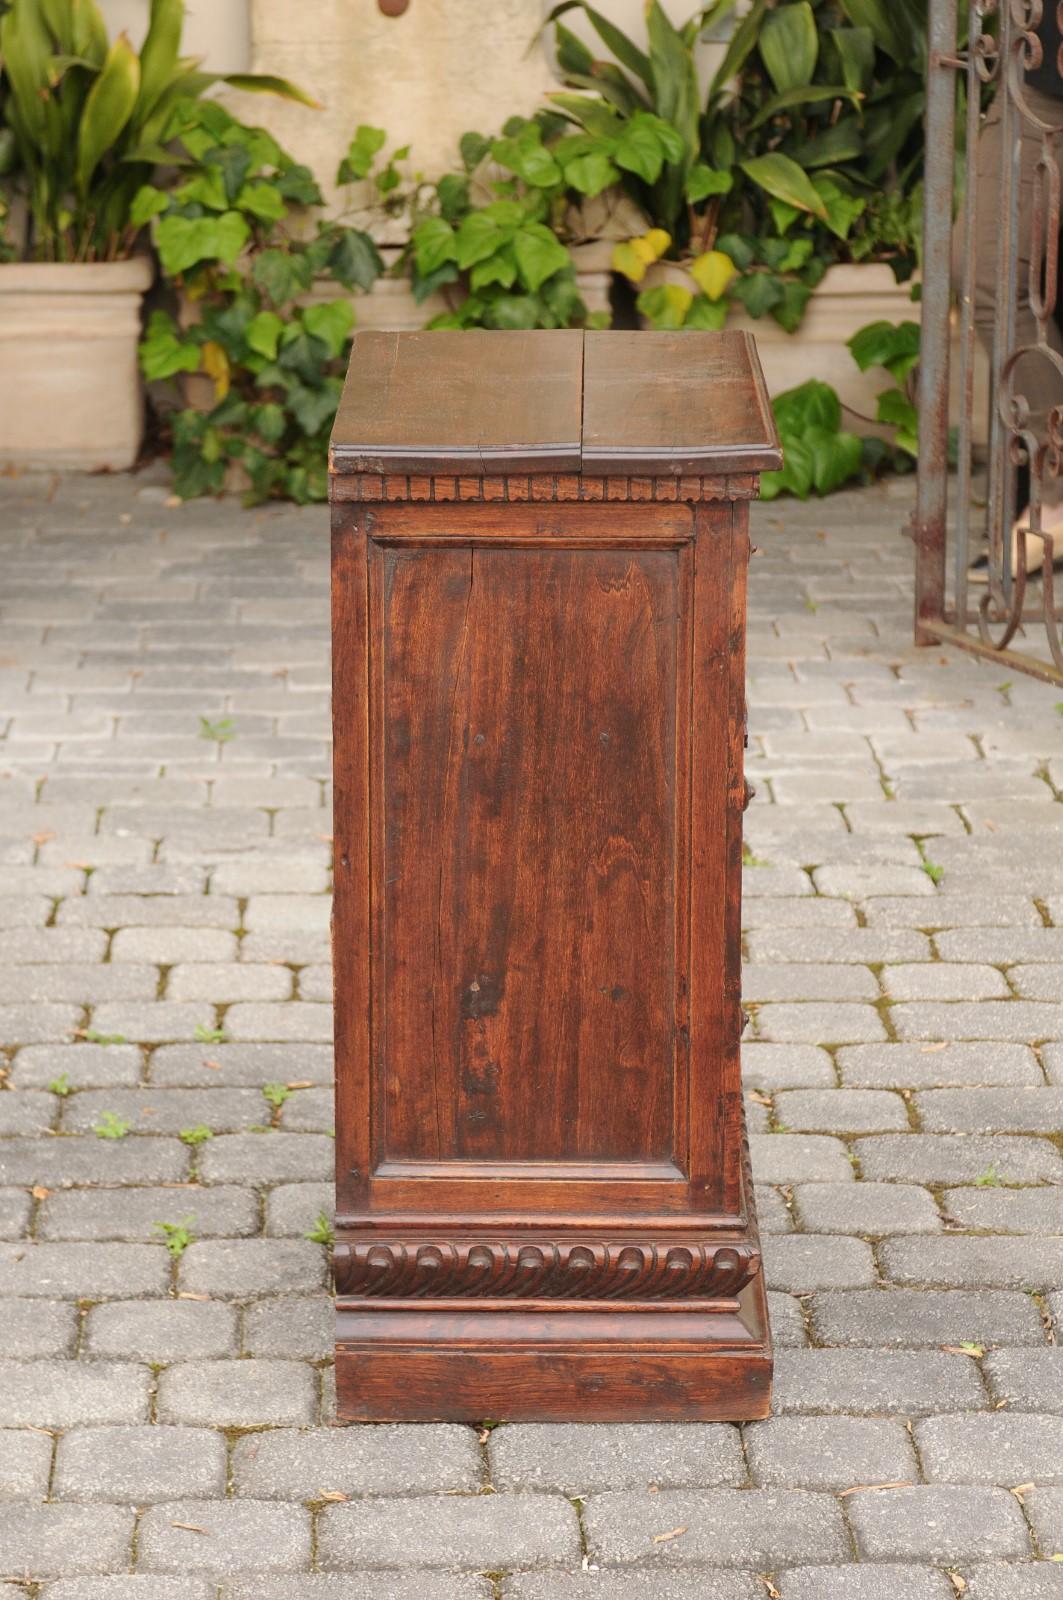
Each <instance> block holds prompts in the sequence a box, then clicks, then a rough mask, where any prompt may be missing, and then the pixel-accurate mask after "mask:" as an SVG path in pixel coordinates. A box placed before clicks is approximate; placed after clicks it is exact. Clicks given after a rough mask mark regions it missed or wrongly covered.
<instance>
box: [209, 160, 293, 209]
mask: <svg viewBox="0 0 1063 1600" xmlns="http://www.w3.org/2000/svg"><path fill="white" fill-rule="evenodd" d="M203 160H204V163H205V164H206V165H207V166H209V167H217V168H218V169H219V170H220V172H221V179H222V184H223V186H224V189H225V199H226V201H227V202H228V204H229V205H232V203H233V201H234V200H235V199H236V197H237V195H238V194H239V193H240V190H241V189H242V188H243V186H244V179H245V178H246V177H247V174H248V173H249V172H250V170H251V154H250V151H248V150H245V149H244V148H243V147H242V146H241V145H238V144H222V145H216V146H215V148H214V149H213V150H208V151H207V153H206V155H205V156H204V157H203ZM280 214H281V216H283V215H284V212H283V210H282V211H281V213H280Z"/></svg>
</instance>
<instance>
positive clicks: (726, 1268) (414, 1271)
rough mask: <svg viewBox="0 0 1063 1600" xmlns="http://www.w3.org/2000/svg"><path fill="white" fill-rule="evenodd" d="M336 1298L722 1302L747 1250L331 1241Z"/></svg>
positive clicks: (740, 1246) (744, 1272)
mask: <svg viewBox="0 0 1063 1600" xmlns="http://www.w3.org/2000/svg"><path fill="white" fill-rule="evenodd" d="M333 1265H334V1270H335V1276H336V1289H337V1293H338V1294H340V1295H341V1296H344V1297H351V1298H355V1299H369V1300H373V1299H381V1300H392V1299H413V1300H433V1299H439V1298H453V1299H465V1298H467V1299H470V1300H481V1299H502V1300H587V1301H616V1300H637V1301H674V1300H716V1299H724V1298H731V1297H733V1296H734V1295H736V1294H737V1293H738V1291H739V1290H740V1289H742V1288H743V1287H744V1286H745V1285H746V1284H747V1283H748V1282H749V1281H750V1280H751V1279H752V1278H753V1277H754V1275H755V1274H756V1272H757V1271H758V1270H759V1267H760V1252H759V1250H758V1249H757V1248H756V1246H755V1245H754V1244H753V1243H752V1242H749V1243H746V1242H738V1243H724V1242H706V1241H704V1240H693V1239H691V1240H683V1241H674V1240H673V1241H670V1242H669V1243H667V1244H655V1243H654V1244H651V1243H640V1244H633V1243H631V1242H630V1241H628V1240H623V1241H609V1240H601V1241H587V1240H564V1241H548V1240H543V1239H534V1240H529V1239H521V1240H508V1241H507V1240H501V1239H487V1238H479V1239H467V1240H461V1241H455V1242H445V1241H438V1240H418V1239H414V1238H406V1239H395V1240H387V1241H381V1240H379V1239H374V1240H365V1241H360V1242H354V1243H343V1242H340V1243H338V1244H337V1245H336V1247H335V1251H334V1253H333Z"/></svg>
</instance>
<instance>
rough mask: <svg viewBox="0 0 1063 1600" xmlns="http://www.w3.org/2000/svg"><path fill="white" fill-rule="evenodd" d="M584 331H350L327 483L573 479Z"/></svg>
mask: <svg viewBox="0 0 1063 1600" xmlns="http://www.w3.org/2000/svg"><path fill="white" fill-rule="evenodd" d="M582 366H583V333H582V331H581V330H580V329H578V328H571V329H559V330H558V331H556V332H554V333H520V332H516V331H514V332H511V333H490V332H486V331H483V330H477V331H475V332H472V331H470V332H469V333H464V332H462V333H456V332H448V331H440V332H436V333H384V332H380V331H378V330H376V329H366V330H365V331H364V332H360V333H356V334H355V337H354V343H353V346H352V348H351V364H350V370H349V372H348V375H347V383H346V386H345V388H344V391H343V398H342V400H341V401H340V407H339V411H338V413H337V415H336V425H335V428H334V430H333V434H332V451H331V465H332V470H333V472H335V473H347V472H377V473H414V474H429V475H430V474H432V473H459V474H464V475H466V476H467V477H470V478H475V479H479V478H481V477H483V476H484V475H485V474H487V473H492V472H494V473H499V472H503V473H504V472H525V473H532V472H551V473H553V472H561V473H564V472H569V473H572V472H578V471H579V467H580V405H581V377H580V374H581V369H582Z"/></svg>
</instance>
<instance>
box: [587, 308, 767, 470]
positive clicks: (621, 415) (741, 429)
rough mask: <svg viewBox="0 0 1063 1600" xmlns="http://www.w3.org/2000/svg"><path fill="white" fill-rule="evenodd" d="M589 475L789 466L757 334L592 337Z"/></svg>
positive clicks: (606, 334)
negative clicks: (784, 459)
mask: <svg viewBox="0 0 1063 1600" xmlns="http://www.w3.org/2000/svg"><path fill="white" fill-rule="evenodd" d="M582 458H583V470H584V472H588V473H595V472H601V473H625V472H627V473H639V472H645V473H648V474H650V476H657V475H658V474H661V473H670V474H672V475H675V476H678V475H682V474H693V473H715V474H716V475H719V474H721V473H728V472H767V471H770V470H772V469H773V468H776V467H778V466H780V465H781V462H782V456H781V454H780V451H779V441H778V435H777V434H776V431H775V422H774V419H773V417H772V412H771V405H770V403H769V401H768V396H767V391H766V390H765V387H764V380H763V377H762V375H761V372H760V366H759V363H758V361H757V354H756V348H755V346H754V344H753V340H752V339H751V338H750V336H749V334H748V333H737V332H729V333H728V332H725V333H716V334H709V335H708V336H702V337H701V338H694V339H691V337H690V335H689V333H682V332H680V333H650V332H645V333H619V332H600V333H588V334H586V335H585V336H584V355H583V452H582Z"/></svg>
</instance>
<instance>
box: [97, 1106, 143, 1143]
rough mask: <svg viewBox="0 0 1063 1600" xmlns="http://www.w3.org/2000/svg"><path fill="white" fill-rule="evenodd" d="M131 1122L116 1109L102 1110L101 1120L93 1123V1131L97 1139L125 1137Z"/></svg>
mask: <svg viewBox="0 0 1063 1600" xmlns="http://www.w3.org/2000/svg"><path fill="white" fill-rule="evenodd" d="M132 1126H133V1124H132V1123H131V1122H127V1121H126V1119H125V1118H124V1117H120V1116H118V1114H117V1112H114V1111H101V1112H100V1120H99V1121H98V1122H95V1123H93V1125H92V1131H93V1133H94V1134H95V1135H96V1137H97V1139H124V1138H125V1136H126V1134H127V1133H128V1132H129V1130H130V1128H131V1127H132Z"/></svg>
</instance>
